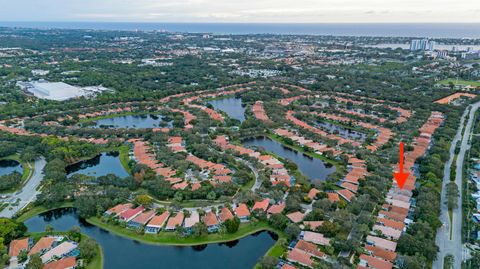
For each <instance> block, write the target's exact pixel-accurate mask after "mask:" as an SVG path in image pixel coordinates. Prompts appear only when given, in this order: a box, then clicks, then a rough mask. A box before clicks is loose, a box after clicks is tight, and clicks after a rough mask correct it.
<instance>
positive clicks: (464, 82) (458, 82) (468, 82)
mask: <svg viewBox="0 0 480 269" xmlns="http://www.w3.org/2000/svg"><path fill="white" fill-rule="evenodd" d="M439 83H440V84H445V85H448V84H450V83H453V84H454V85H463V86H468V85H470V86H475V87H480V81H475V80H461V79H459V80H456V79H453V78H450V79H444V80H441V81H440V82H439Z"/></svg>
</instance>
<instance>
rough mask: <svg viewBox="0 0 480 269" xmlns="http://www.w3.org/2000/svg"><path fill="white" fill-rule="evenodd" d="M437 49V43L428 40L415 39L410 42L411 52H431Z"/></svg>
mask: <svg viewBox="0 0 480 269" xmlns="http://www.w3.org/2000/svg"><path fill="white" fill-rule="evenodd" d="M434 49H435V41H429V40H428V39H413V40H412V41H411V42H410V50H411V51H416V50H422V51H423V50H431V51H433V50H434Z"/></svg>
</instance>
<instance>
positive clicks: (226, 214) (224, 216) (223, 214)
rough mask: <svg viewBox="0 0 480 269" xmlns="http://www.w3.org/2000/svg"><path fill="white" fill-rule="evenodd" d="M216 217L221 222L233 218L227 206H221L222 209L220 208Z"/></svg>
mask: <svg viewBox="0 0 480 269" xmlns="http://www.w3.org/2000/svg"><path fill="white" fill-rule="evenodd" d="M218 218H219V219H220V221H221V222H225V221H226V220H229V219H233V218H234V216H233V214H232V211H230V209H228V208H227V207H222V209H220V213H219V214H218Z"/></svg>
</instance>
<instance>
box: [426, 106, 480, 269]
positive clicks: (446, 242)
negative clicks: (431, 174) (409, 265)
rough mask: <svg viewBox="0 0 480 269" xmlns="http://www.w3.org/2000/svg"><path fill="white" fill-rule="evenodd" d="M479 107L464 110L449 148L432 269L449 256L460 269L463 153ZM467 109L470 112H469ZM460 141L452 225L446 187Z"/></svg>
mask: <svg viewBox="0 0 480 269" xmlns="http://www.w3.org/2000/svg"><path fill="white" fill-rule="evenodd" d="M479 107H480V102H477V103H475V104H472V105H470V106H468V107H467V109H465V112H464V113H463V115H462V119H461V121H460V126H459V127H458V130H457V134H456V135H455V137H454V139H453V141H452V144H451V146H450V158H449V159H448V161H447V163H446V164H445V169H444V172H443V173H444V174H443V183H442V195H441V198H442V199H441V205H440V207H441V214H440V221H441V222H442V223H443V224H444V225H442V227H440V228H439V229H438V231H437V237H436V243H437V245H438V247H439V252H438V255H437V259H436V260H435V261H434V262H433V265H432V268H433V269H437V268H438V269H442V268H443V260H444V258H445V256H447V255H449V254H451V255H453V257H454V267H453V268H454V269H461V263H462V261H463V255H462V254H463V252H464V246H463V244H462V176H463V173H462V172H463V163H464V158H465V152H466V151H467V150H468V149H469V148H470V144H469V143H470V138H471V133H472V126H473V121H474V116H475V112H476V111H477V109H478V108H479ZM469 108H471V109H470V112H469ZM468 114H469V118H468V122H467V125H466V127H465V132H464V134H463V137H462V129H463V128H462V127H463V126H464V125H465V119H466V116H467V115H468ZM458 141H460V143H461V144H460V152H459V153H458V156H457V160H456V163H455V164H456V170H455V171H456V175H455V183H456V184H457V186H458V190H459V193H460V197H459V198H458V199H459V201H458V208H456V209H454V210H453V218H452V219H453V221H452V222H453V223H450V218H449V216H448V207H447V205H446V201H447V197H446V185H447V183H449V182H450V170H451V166H452V163H453V158H454V156H455V147H456V145H457V142H458ZM450 227H452V229H451V230H452V236H451V237H450Z"/></svg>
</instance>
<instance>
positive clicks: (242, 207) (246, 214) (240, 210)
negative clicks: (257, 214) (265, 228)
mask: <svg viewBox="0 0 480 269" xmlns="http://www.w3.org/2000/svg"><path fill="white" fill-rule="evenodd" d="M235 214H236V215H237V217H238V218H239V219H240V221H241V222H246V221H248V219H249V218H250V211H249V210H248V207H247V205H246V204H244V203H241V204H239V205H238V206H237V208H235Z"/></svg>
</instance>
